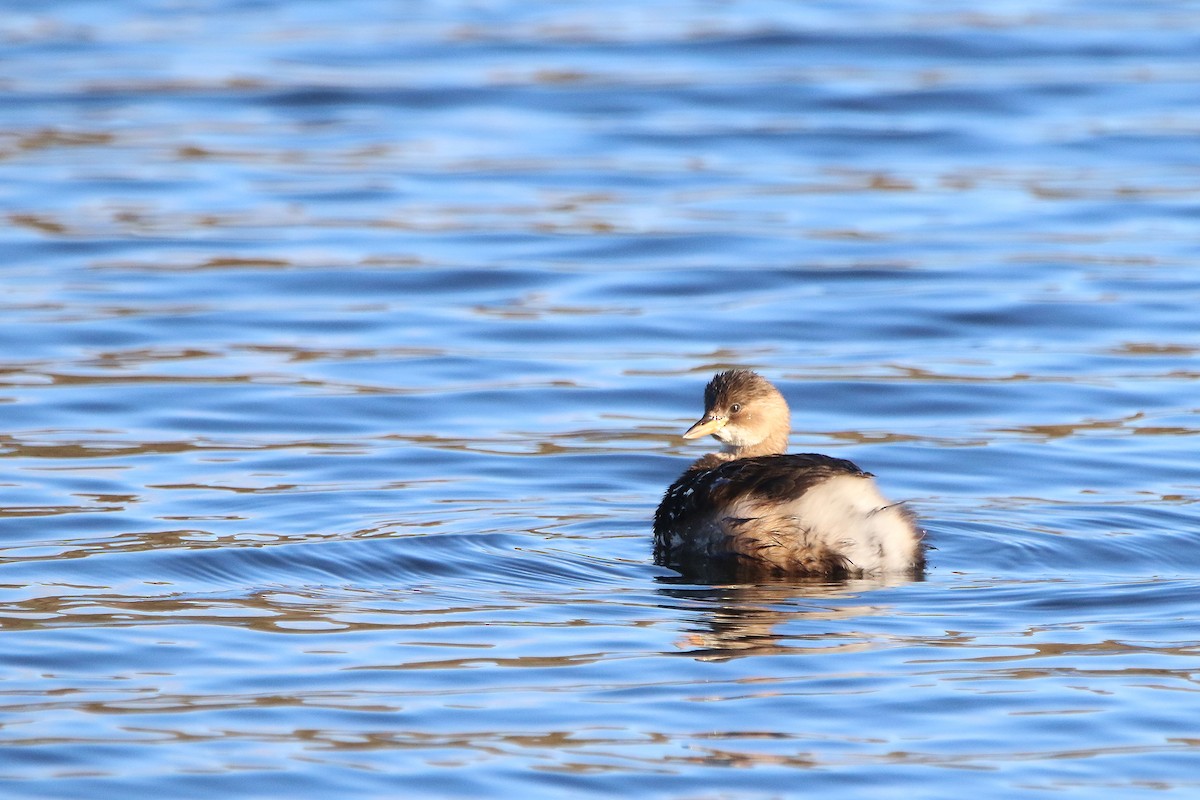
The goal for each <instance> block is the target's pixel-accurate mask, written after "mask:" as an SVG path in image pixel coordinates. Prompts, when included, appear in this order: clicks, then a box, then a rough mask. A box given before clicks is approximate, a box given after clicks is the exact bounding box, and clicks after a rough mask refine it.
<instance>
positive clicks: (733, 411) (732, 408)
mask: <svg viewBox="0 0 1200 800" xmlns="http://www.w3.org/2000/svg"><path fill="white" fill-rule="evenodd" d="M741 410H742V404H741V403H734V404H733V405H731V406H730V407H729V413H730V414H736V413H737V412H739V411H741Z"/></svg>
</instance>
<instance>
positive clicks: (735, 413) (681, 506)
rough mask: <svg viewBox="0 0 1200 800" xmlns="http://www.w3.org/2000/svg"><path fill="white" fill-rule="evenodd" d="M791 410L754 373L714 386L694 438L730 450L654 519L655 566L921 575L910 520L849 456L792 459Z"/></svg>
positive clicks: (680, 488) (680, 483)
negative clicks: (712, 439)
mask: <svg viewBox="0 0 1200 800" xmlns="http://www.w3.org/2000/svg"><path fill="white" fill-rule="evenodd" d="M789 429H790V424H789V415H788V410H787V403H786V401H784V399H783V396H782V395H781V394H779V392H778V390H777V389H775V387H774V386H772V385H771V384H770V383H768V382H767V381H766V380H765V379H763V378H762V377H760V376H759V375H757V374H755V373H753V372H747V371H745V370H731V371H729V372H723V373H721V374H719V375H717V376H716V377H715V378H713V380H712V382H710V383H709V385H708V387H707V388H706V389H705V415H704V417H703V418H702V419H701V420H700V421H699V422H697V423H696V424H695V425H693V426H692V427H691V428H690V429H689V430H688V431H687V433H685V434H684V437H685V438H696V437H698V436H703V435H705V434H712V435H713V436H715V437H716V438H718V439H719V440H721V441H722V442H724V443H725V445H726V449H725V451H724V452H721V453H710V454H708V455H706V456H704V457H703V458H701V459H699V460H698V461H696V462H695V463H694V464H693V465H692V466H691V467H690V468H689V469H688V470H687V471H686V472H684V474H683V475H681V476H680V477H679V479H678V480H676V481H675V483H673V484H672V485H671V487H670V488H669V489H668V490H667V492H666V494H665V495H664V496H663V500H662V503H660V504H659V507H658V510H657V511H656V512H655V515H654V554H655V560H656V561H657V562H658V563H660V564H663V565H665V566H670V567H674V568H676V569H680V570H682V571H684V572H688V573H697V572H703V573H711V572H714V571H720V572H726V573H730V574H733V575H742V576H749V575H758V574H767V575H770V574H778V575H794V576H810V577H823V578H831V579H836V578H845V577H853V576H861V575H869V574H882V573H905V572H908V573H916V572H919V571H920V570H921V568H922V567H923V565H924V552H923V545H922V544H921V532H920V530H919V529H918V528H917V527H916V524H915V520H914V517H913V515H912V514H911V512H909V511H908V510H907V509H906V508H905V507H903V506H902V505H898V504H894V503H890V502H888V501H887V500H886V499H885V498H884V497H883V495H882V494H881V493H880V492H879V489H878V488H877V487H876V486H875V482H874V481H873V480H872V476H871V474H870V473H867V472H863V471H862V470H861V469H859V468H858V467H857V466H856V465H855V464H854V463H852V462H850V461H847V460H845V459H840V458H833V457H831V456H825V455H818V454H815V453H802V454H791V455H788V454H785V452H784V451H785V450H786V448H787V435H788V432H789Z"/></svg>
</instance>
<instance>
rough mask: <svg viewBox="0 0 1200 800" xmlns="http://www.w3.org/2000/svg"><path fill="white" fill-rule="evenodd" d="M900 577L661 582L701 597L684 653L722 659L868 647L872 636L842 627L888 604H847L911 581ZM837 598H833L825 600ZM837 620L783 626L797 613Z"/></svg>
mask: <svg viewBox="0 0 1200 800" xmlns="http://www.w3.org/2000/svg"><path fill="white" fill-rule="evenodd" d="M909 582H911V580H908V579H903V578H895V579H887V580H855V581H846V582H837V583H825V582H812V583H805V582H803V581H796V580H788V581H780V582H778V583H773V584H754V585H729V586H713V587H707V588H697V587H693V586H684V585H681V586H679V587H670V588H667V587H663V588H660V590H659V591H660V592H662V593H663V594H664V595H667V596H668V597H672V598H676V599H680V600H687V601H689V603H695V602H696V601H701V602H703V603H704V604H705V605H706V606H707V607H702V608H701V610H700V612H699V613H698V614H697V615H696V622H697V625H698V627H697V629H696V630H694V631H693V632H691V633H689V634H688V635H686V636H684V637H683V638H682V639H681V640H680V641H679V642H678V643H677V644H678V647H679V648H680V650H681V652H682V653H683V654H684V655H688V656H691V657H693V658H696V659H699V660H703V661H725V660H728V659H732V658H740V657H745V656H762V655H777V654H782V653H833V652H855V651H861V650H869V649H873V648H875V647H876V646H878V643H877V642H875V641H873V639H872V637H869V636H866V635H859V634H856V633H854V632H853V631H850V630H846V629H845V623H847V622H849V621H850V620H854V619H858V618H861V617H870V616H878V615H882V614H887V613H889V611H890V607H889V606H887V605H880V604H871V603H862V604H847V603H845V602H844V601H845V600H847V599H853V598H855V597H857V596H858V595H859V594H861V593H863V592H867V591H872V590H877V589H882V588H886V587H888V586H895V585H900V584H902V583H909ZM831 600H836V601H837V602H836V604H828V605H827V604H825V601H831ZM801 618H802V619H803V620H804V621H806V622H807V621H814V620H822V621H829V622H836V623H838V628H839V630H838V631H837V632H834V633H831V632H823V633H820V634H811V635H795V634H789V633H786V632H783V631H781V630H780V628H781V626H783V625H785V624H786V623H788V622H794V621H796V620H797V619H801Z"/></svg>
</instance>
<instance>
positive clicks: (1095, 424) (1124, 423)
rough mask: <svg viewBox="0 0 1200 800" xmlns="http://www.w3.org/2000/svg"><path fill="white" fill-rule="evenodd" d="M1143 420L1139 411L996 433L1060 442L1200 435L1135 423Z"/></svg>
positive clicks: (1185, 429)
mask: <svg viewBox="0 0 1200 800" xmlns="http://www.w3.org/2000/svg"><path fill="white" fill-rule="evenodd" d="M1144 419H1146V414H1145V413H1144V412H1141V411H1138V412H1135V413H1133V414H1128V415H1126V416H1123V417H1114V418H1111V419H1085V420H1082V421H1079V422H1065V423H1057V424H1042V425H1014V426H1010V427H1005V428H995V429H994V430H995V431H996V432H997V433H1015V434H1020V435H1024V436H1034V437H1038V438H1041V439H1061V438H1066V437H1069V436H1076V435H1079V434H1085V433H1089V432H1093V431H1121V432H1124V433H1128V434H1131V435H1135V436H1191V435H1195V434H1198V433H1200V428H1189V427H1185V426H1182V425H1137V424H1135V423H1137V422H1139V421H1141V420H1144Z"/></svg>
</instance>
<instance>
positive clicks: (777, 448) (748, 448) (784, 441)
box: [725, 430, 788, 458]
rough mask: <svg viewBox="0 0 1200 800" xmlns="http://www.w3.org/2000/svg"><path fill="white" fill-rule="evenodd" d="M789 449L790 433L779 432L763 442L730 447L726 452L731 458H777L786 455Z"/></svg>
mask: <svg viewBox="0 0 1200 800" xmlns="http://www.w3.org/2000/svg"><path fill="white" fill-rule="evenodd" d="M787 448H788V432H787V431H786V430H784V431H778V432H776V433H773V434H771V435H770V436H768V437H767V438H765V439H763V440H762V441H761V442H756V443H754V444H746V445H741V446H740V447H728V448H726V450H725V452H726V453H727V454H728V455H729V457H730V458H751V457H752V456H777V455H780V454H782V453H786V452H787Z"/></svg>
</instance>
